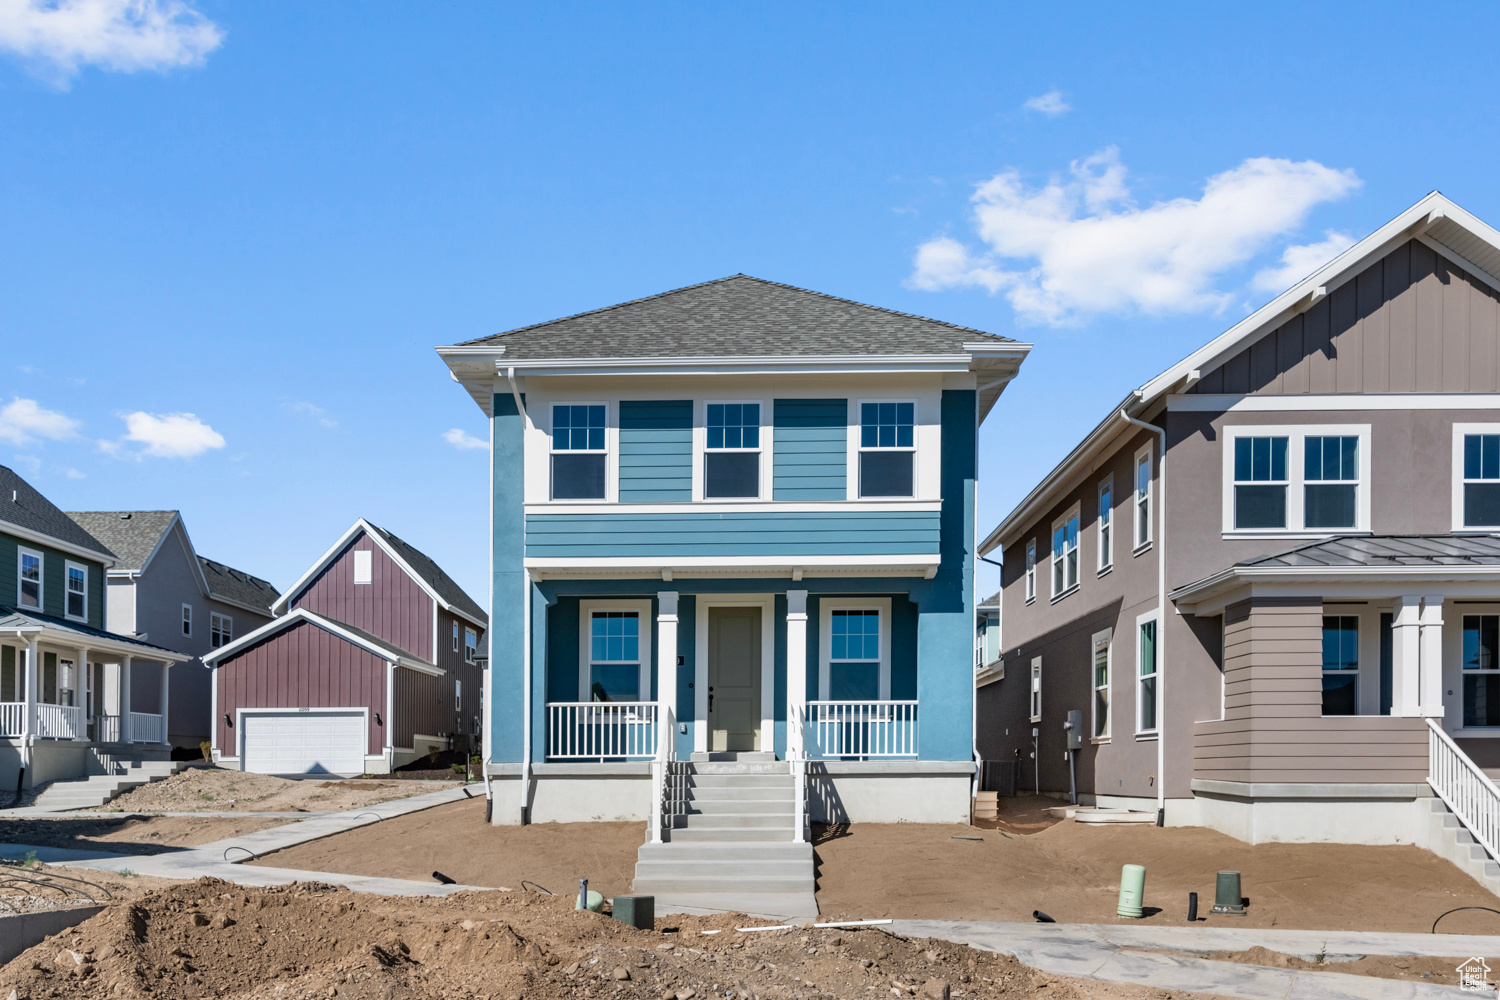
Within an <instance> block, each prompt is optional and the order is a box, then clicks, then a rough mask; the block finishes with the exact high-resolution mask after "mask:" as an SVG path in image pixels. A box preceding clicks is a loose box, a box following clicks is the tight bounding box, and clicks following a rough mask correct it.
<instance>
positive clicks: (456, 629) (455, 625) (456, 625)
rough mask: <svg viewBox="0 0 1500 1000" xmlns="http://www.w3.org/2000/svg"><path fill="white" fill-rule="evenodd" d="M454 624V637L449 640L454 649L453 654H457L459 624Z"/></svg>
mask: <svg viewBox="0 0 1500 1000" xmlns="http://www.w3.org/2000/svg"><path fill="white" fill-rule="evenodd" d="M452 624H453V635H452V637H451V638H450V639H449V643H450V645H452V647H453V652H455V653H456V652H458V622H453V623H452Z"/></svg>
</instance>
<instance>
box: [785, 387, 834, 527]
mask: <svg viewBox="0 0 1500 1000" xmlns="http://www.w3.org/2000/svg"><path fill="white" fill-rule="evenodd" d="M772 422H773V426H774V432H773V435H772V438H773V444H772V456H771V499H773V500H789V501H804V502H807V501H818V500H843V499H846V498H847V496H848V485H847V481H848V472H847V467H848V464H849V463H848V447H849V401H848V400H846V399H778V400H776V401H775V405H774V408H773V417H772Z"/></svg>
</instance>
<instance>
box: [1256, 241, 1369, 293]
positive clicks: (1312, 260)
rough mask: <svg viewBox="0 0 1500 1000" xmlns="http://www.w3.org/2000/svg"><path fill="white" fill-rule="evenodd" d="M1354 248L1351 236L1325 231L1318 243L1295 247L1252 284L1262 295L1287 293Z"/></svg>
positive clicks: (1283, 252)
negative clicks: (1304, 279) (1278, 263)
mask: <svg viewBox="0 0 1500 1000" xmlns="http://www.w3.org/2000/svg"><path fill="white" fill-rule="evenodd" d="M1353 245H1354V237H1352V236H1350V235H1349V234H1348V233H1339V232H1335V231H1334V230H1332V229H1328V230H1324V232H1323V239H1322V240H1320V241H1319V242H1317V243H1302V244H1294V245H1293V246H1289V247H1287V248H1286V249H1285V250H1283V251H1281V264H1280V265H1279V266H1277V267H1268V268H1265V269H1264V270H1262V271H1259V272H1257V273H1256V275H1255V279H1254V280H1253V281H1251V282H1250V283H1251V284H1252V285H1253V286H1254V287H1256V288H1258V289H1260V290H1261V291H1263V292H1284V291H1286V290H1287V289H1288V288H1290V287H1292V286H1293V285H1295V284H1296V283H1297V282H1299V281H1301V280H1302V279H1303V278H1305V277H1307V276H1308V275H1309V274H1312V273H1313V272H1314V271H1316V270H1317V269H1318V268H1320V267H1322V266H1323V265H1324V264H1326V263H1328V262H1329V261H1330V260H1333V258H1335V257H1337V256H1338V255H1339V254H1341V253H1343V252H1344V251H1345V250H1348V249H1349V248H1350V247H1352V246H1353Z"/></svg>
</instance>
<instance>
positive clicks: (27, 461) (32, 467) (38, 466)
mask: <svg viewBox="0 0 1500 1000" xmlns="http://www.w3.org/2000/svg"><path fill="white" fill-rule="evenodd" d="M15 463H16V464H17V465H21V466H25V467H26V469H27V471H29V472H30V473H31V474H32V475H33V476H34V475H36V474H37V473H38V472H41V471H42V460H41V459H40V458H37V457H36V456H35V455H17V456H16V457H15Z"/></svg>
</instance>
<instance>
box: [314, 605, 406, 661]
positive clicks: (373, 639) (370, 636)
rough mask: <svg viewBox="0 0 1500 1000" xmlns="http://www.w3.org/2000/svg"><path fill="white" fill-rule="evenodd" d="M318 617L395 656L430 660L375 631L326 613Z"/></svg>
mask: <svg viewBox="0 0 1500 1000" xmlns="http://www.w3.org/2000/svg"><path fill="white" fill-rule="evenodd" d="M318 617H319V618H322V619H323V620H324V621H330V622H333V624H335V625H337V626H338V627H339V628H341V629H347V630H348V631H350V632H352V633H353V634H355V635H357V636H359V637H360V638H361V639H363V640H365V641H366V642H368V643H369V644H370V645H372V646H376V647H378V648H380V649H383V650H385V651H386V652H387V653H393V654H395V655H396V656H402V657H405V658H406V659H408V660H421V661H422V662H423V663H429V662H431V661H430V660H428V659H427V657H425V656H418V655H417V654H415V653H409V652H407V651H406V650H404V649H402V648H401V647H400V646H398V645H396V644H395V643H394V642H388V641H386V640H385V639H382V638H380V636H378V635H376V634H375V633H373V632H366V631H365V630H364V629H362V628H359V627H358V626H355V625H350V624H349V623H348V622H341V621H339V620H338V619H337V618H329V617H328V616H327V615H318Z"/></svg>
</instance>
